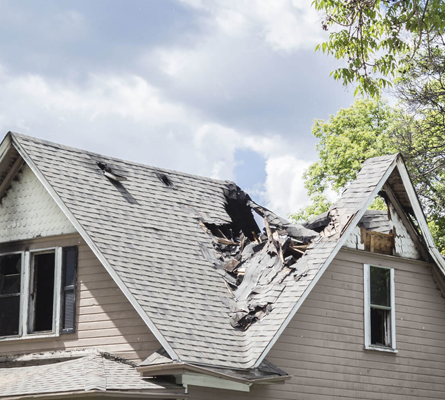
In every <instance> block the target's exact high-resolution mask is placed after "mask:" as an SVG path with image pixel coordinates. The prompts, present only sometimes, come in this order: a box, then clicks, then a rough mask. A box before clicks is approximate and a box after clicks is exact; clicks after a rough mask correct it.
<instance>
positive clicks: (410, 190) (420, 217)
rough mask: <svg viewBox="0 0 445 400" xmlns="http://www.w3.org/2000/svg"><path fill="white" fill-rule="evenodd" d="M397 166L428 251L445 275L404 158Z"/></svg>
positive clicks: (440, 257) (442, 263)
mask: <svg viewBox="0 0 445 400" xmlns="http://www.w3.org/2000/svg"><path fill="white" fill-rule="evenodd" d="M397 168H398V170H399V173H400V177H401V178H402V182H403V185H404V187H405V190H406V193H407V194H408V198H409V201H410V202H411V206H412V207H413V211H414V215H415V217H416V219H417V222H418V223H419V226H420V230H421V231H422V234H423V237H424V239H425V242H426V244H427V247H428V251H429V253H430V254H431V257H433V259H434V261H435V262H436V264H437V265H438V267H439V268H440V270H441V271H442V274H444V275H445V260H444V258H443V257H442V255H441V254H440V252H439V250H438V249H437V247H436V244H435V243H434V239H433V236H432V235H431V232H430V229H429V227H428V222H427V221H426V217H425V214H424V212H423V209H422V207H421V205H420V201H419V198H418V196H417V193H416V191H415V190H414V186H413V184H412V182H411V178H410V176H409V174H408V170H407V169H406V167H405V164H404V163H403V161H402V160H399V161H398V162H397Z"/></svg>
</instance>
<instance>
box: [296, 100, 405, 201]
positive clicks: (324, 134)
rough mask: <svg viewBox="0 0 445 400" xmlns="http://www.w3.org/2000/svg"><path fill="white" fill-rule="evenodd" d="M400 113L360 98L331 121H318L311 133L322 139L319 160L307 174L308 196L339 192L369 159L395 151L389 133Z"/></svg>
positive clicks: (384, 105)
mask: <svg viewBox="0 0 445 400" xmlns="http://www.w3.org/2000/svg"><path fill="white" fill-rule="evenodd" d="M398 114H399V113H398V112H397V111H396V110H394V109H393V108H391V107H389V106H388V105H387V104H386V103H385V102H384V101H382V100H380V99H358V100H357V101H355V103H354V104H353V105H352V106H351V107H350V108H348V109H341V110H340V111H339V112H338V113H337V114H336V115H335V116H332V115H331V116H330V118H329V121H328V122H325V121H323V120H316V121H315V123H314V126H313V128H312V134H313V135H314V136H315V137H316V138H318V139H319V140H320V141H319V143H318V145H317V151H318V155H319V161H317V162H315V163H314V164H312V165H311V166H310V167H309V169H308V171H307V172H306V173H305V175H304V178H305V186H306V189H307V190H308V194H309V195H310V196H312V195H313V194H315V193H323V192H324V191H325V190H327V189H328V188H332V189H333V190H335V191H336V192H337V193H339V192H340V191H341V190H342V189H344V188H345V186H346V185H347V183H349V182H351V181H353V180H354V179H355V177H356V175H357V172H358V171H359V170H360V168H361V166H362V163H363V162H364V161H365V160H366V159H368V158H370V157H376V156H381V155H385V154H392V153H394V152H396V148H395V147H394V145H393V141H392V139H391V133H390V132H391V131H392V130H393V129H394V128H393V124H394V121H396V120H397V118H398V117H399V116H398Z"/></svg>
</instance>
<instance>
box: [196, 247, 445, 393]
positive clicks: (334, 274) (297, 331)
mask: <svg viewBox="0 0 445 400" xmlns="http://www.w3.org/2000/svg"><path fill="white" fill-rule="evenodd" d="M364 263H370V264H373V265H382V266H387V267H392V268H394V269H395V271H394V272H395V300H396V337H397V349H398V353H397V354H392V353H383V352H377V351H371V350H364V349H363V345H364V331H363V264H364ZM431 268H432V266H430V265H428V264H426V263H423V262H419V261H415V260H403V259H400V258H398V257H389V256H379V255H374V254H371V253H365V252H363V251H354V250H342V251H341V252H340V253H339V254H338V255H337V257H336V258H335V259H334V261H333V262H332V263H331V265H330V266H329V267H328V269H327V270H326V272H325V273H324V275H323V276H322V278H321V279H320V281H319V282H318V283H317V285H315V287H314V289H313V291H312V292H311V293H310V294H309V296H308V297H307V299H306V301H305V302H304V304H303V305H302V306H301V308H300V309H299V311H298V312H297V314H296V315H295V317H294V318H293V320H292V321H291V323H290V324H289V326H288V327H287V328H286V329H285V331H284V332H283V334H282V335H281V337H280V339H279V340H278V341H277V343H276V344H275V346H274V347H273V348H272V350H271V352H270V353H269V355H268V356H267V359H268V360H270V361H271V362H273V363H275V364H276V365H277V366H279V367H280V368H282V369H284V370H285V371H286V372H288V373H289V374H290V375H293V378H292V379H291V380H290V381H287V383H285V384H284V385H271V386H258V387H253V388H252V390H251V392H250V393H248V394H242V393H238V392H233V391H228V390H218V391H217V390H211V389H202V388H197V387H191V388H190V393H191V398H193V399H208V398H212V399H214V400H218V399H234V400H237V399H240V400H241V399H248V398H251V399H264V400H266V399H267V400H271V399H283V400H284V399H293V400H294V399H310V400H312V399H317V400H319V399H334V398H344V399H394V400H402V399H403V400H405V399H444V398H445V380H444V379H443V376H444V375H445V300H444V298H443V297H442V295H441V292H440V290H439V289H438V287H437V285H436V283H435V281H434V279H433V274H432V270H431Z"/></svg>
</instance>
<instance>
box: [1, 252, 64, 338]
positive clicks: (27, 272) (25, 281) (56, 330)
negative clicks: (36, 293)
mask: <svg viewBox="0 0 445 400" xmlns="http://www.w3.org/2000/svg"><path fill="white" fill-rule="evenodd" d="M49 252H54V263H55V265H54V268H55V270H54V299H53V301H54V303H53V304H54V306H53V330H52V331H51V332H44V333H40V332H36V333H28V331H29V324H30V321H31V315H30V310H29V303H30V293H29V292H30V284H31V262H32V259H33V258H32V255H33V254H41V253H49ZM8 254H21V255H22V271H21V274H22V276H21V282H20V310H19V312H20V315H19V334H18V335H14V336H0V340H1V341H8V340H24V339H36V338H39V339H40V338H46V337H57V336H59V335H60V300H61V287H62V286H61V285H62V248H61V247H49V248H44V249H36V250H30V251H15V252H7V253H1V254H0V256H3V255H8Z"/></svg>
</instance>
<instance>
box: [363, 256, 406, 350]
mask: <svg viewBox="0 0 445 400" xmlns="http://www.w3.org/2000/svg"><path fill="white" fill-rule="evenodd" d="M371 267H374V268H382V269H388V270H389V271H390V275H389V283H390V308H391V309H390V321H391V323H390V330H391V331H390V336H391V345H390V346H379V345H376V344H371V307H372V306H371ZM363 270H364V273H363V276H364V290H363V298H364V335H365V346H364V347H365V350H377V351H385V352H390V353H398V351H397V347H396V304H395V286H394V268H390V267H385V266H381V265H374V264H364V268H363ZM375 308H378V307H375Z"/></svg>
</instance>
